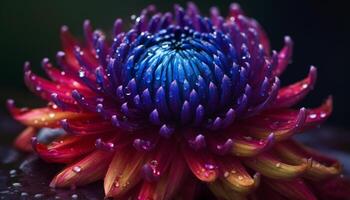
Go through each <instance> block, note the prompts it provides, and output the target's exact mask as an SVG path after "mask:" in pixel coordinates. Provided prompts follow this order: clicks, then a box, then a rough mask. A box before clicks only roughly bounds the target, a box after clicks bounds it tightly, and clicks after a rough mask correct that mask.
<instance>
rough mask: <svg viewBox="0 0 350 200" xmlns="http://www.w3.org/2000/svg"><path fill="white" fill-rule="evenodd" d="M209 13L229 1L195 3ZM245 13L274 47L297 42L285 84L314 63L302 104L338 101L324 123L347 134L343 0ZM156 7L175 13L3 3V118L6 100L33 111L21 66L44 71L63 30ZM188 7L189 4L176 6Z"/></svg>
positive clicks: (267, 4) (135, 5)
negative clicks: (311, 86) (314, 75)
mask: <svg viewBox="0 0 350 200" xmlns="http://www.w3.org/2000/svg"><path fill="white" fill-rule="evenodd" d="M197 2H198V6H199V7H200V9H201V10H202V11H203V13H205V14H207V13H208V9H209V7H210V6H212V5H217V6H218V7H219V8H220V9H221V11H222V14H226V13H227V11H228V6H229V4H230V2H231V1H222V0H220V1H219V0H217V1H209V0H200V1H197ZM238 2H239V3H240V4H241V6H242V7H243V9H244V10H245V11H246V13H247V14H248V15H249V16H251V17H254V18H256V19H257V20H258V21H259V22H260V23H261V24H262V25H263V27H265V29H266V31H267V32H268V35H269V37H270V40H271V43H272V47H273V48H274V49H277V50H279V49H280V48H281V47H282V45H283V37H284V35H290V36H291V37H292V38H293V40H294V42H295V51H294V57H293V63H292V64H291V65H290V66H289V68H288V70H287V71H286V73H285V74H284V75H283V77H282V80H283V83H284V84H288V83H291V82H293V81H297V80H300V79H301V78H303V77H305V76H306V75H307V72H308V68H309V66H310V65H315V66H317V67H318V70H319V79H318V83H317V86H316V88H315V90H314V91H313V92H312V93H311V95H309V96H308V97H307V98H306V99H305V100H304V102H303V105H305V106H310V107H312V106H317V105H319V104H320V103H321V102H322V101H323V100H324V99H325V98H326V97H327V96H328V95H329V94H332V95H333V96H334V100H335V111H334V114H333V116H332V117H331V119H330V120H329V121H328V122H327V123H329V124H330V125H335V126H338V127H343V128H349V127H350V123H349V122H350V121H349V119H348V117H349V115H350V106H349V104H350V94H349V93H350V89H349V86H350V84H349V78H348V74H349V72H350V65H349V63H348V60H349V57H350V56H349V48H350V43H349V37H350V31H349V27H350V22H349V19H350V17H349V16H350V14H349V11H348V9H347V8H348V6H347V5H346V1H341V0H339V1H336V0H333V1H321V0H303V1H301V0H300V1H296V0H290V1H278V0H274V1H272V0H264V1H262V0H244V1H243V0H241V1H238ZM149 3H154V4H156V5H157V7H158V8H159V9H160V10H162V11H166V10H170V9H172V4H173V3H174V2H173V1H160V0H158V1H140V0H123V1H118V0H105V1H101V0H100V1H86V0H74V1H71V0H60V1H53V0H51V1H47V0H36V1H24V0H22V1H20V0H11V1H9V0H7V1H4V0H1V2H0V69H1V71H0V114H4V113H6V110H5V109H4V104H5V100H6V99H7V98H9V97H10V98H14V99H16V101H17V102H18V103H19V104H20V105H25V104H27V105H35V103H34V102H37V98H36V97H35V96H34V95H32V94H30V93H29V92H28V90H27V89H26V88H25V86H24V84H23V79H22V77H23V73H22V65H23V63H24V61H27V60H29V61H31V63H32V66H33V68H34V71H39V69H40V61H41V59H42V58H43V57H49V58H51V59H52V60H54V57H55V53H56V51H58V50H59V49H60V41H59V29H60V26H61V25H64V24H65V25H68V26H69V27H70V29H71V30H72V32H74V33H75V34H76V35H77V36H79V37H81V36H82V30H81V27H82V23H83V20H84V19H86V18H89V19H91V21H92V23H93V24H94V25H95V27H97V28H101V29H104V30H106V31H108V30H111V28H112V25H113V22H114V19H115V18H116V17H121V18H124V19H127V20H130V16H131V15H132V14H138V12H139V11H140V10H141V9H142V8H143V7H145V6H146V5H148V4H149ZM177 3H180V4H181V5H185V1H177Z"/></svg>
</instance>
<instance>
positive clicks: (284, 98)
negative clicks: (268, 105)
mask: <svg viewBox="0 0 350 200" xmlns="http://www.w3.org/2000/svg"><path fill="white" fill-rule="evenodd" d="M316 79H317V69H316V68H315V67H311V68H310V72H309V75H308V77H307V78H305V79H304V80H301V81H299V82H297V83H294V84H292V85H289V86H286V87H284V88H281V89H280V90H279V91H278V95H277V98H276V100H275V102H274V103H273V105H272V108H282V107H290V106H293V105H294V104H296V103H298V102H299V101H300V100H301V99H303V98H304V97H305V96H306V95H307V94H308V93H309V92H310V91H311V90H312V89H313V88H314V85H315V83H316Z"/></svg>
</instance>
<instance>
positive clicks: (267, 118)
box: [243, 108, 306, 141]
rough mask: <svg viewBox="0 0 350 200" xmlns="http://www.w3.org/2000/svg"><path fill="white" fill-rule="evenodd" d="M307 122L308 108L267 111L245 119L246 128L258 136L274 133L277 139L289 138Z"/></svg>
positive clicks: (264, 136)
mask: <svg viewBox="0 0 350 200" xmlns="http://www.w3.org/2000/svg"><path fill="white" fill-rule="evenodd" d="M305 122H306V109H304V108H302V109H300V110H299V112H297V111H295V110H276V111H271V112H265V113H263V114H260V115H258V116H255V117H252V118H249V119H247V120H246V121H244V124H243V126H244V129H246V130H247V131H248V132H247V134H250V135H252V136H254V137H256V138H268V137H269V136H270V135H271V133H273V134H274V136H275V139H276V140H277V141H280V140H284V139H287V138H289V137H291V136H292V135H293V134H295V133H297V132H298V131H299V130H300V129H301V128H302V127H303V126H304V125H305Z"/></svg>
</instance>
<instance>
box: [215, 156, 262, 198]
mask: <svg viewBox="0 0 350 200" xmlns="http://www.w3.org/2000/svg"><path fill="white" fill-rule="evenodd" d="M220 169H221V180H222V181H223V182H224V183H225V185H226V186H227V187H229V188H230V189H232V190H234V191H236V192H237V193H240V194H243V193H244V194H246V193H249V192H251V191H252V190H254V189H255V188H257V187H258V185H259V182H260V175H258V174H256V175H254V177H251V176H250V174H249V173H248V172H247V171H246V169H245V167H244V166H243V165H242V164H241V163H240V161H238V160H235V159H234V158H230V157H224V158H223V159H222V161H221V162H220Z"/></svg>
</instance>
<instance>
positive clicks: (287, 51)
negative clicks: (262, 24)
mask: <svg viewBox="0 0 350 200" xmlns="http://www.w3.org/2000/svg"><path fill="white" fill-rule="evenodd" d="M293 46H294V45H293V41H292V39H291V38H290V37H289V36H286V37H284V47H283V48H282V50H281V51H280V52H279V53H278V64H277V67H276V68H275V69H274V71H273V74H274V75H275V76H280V75H281V74H282V73H283V72H284V70H285V69H286V68H287V66H288V64H289V63H290V62H291V59H292V54H293Z"/></svg>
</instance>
